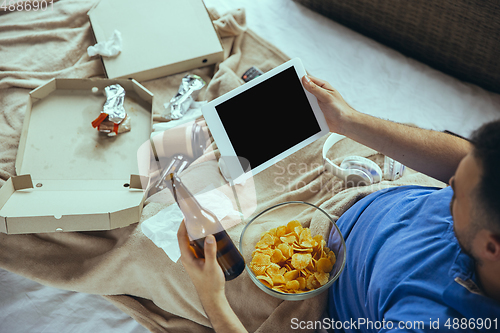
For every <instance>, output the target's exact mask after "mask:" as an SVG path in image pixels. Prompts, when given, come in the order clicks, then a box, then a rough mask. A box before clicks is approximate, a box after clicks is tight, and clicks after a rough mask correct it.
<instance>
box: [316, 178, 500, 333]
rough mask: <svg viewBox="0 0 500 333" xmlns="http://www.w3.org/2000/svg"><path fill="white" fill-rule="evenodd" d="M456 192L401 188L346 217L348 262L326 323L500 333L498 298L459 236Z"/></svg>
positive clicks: (363, 328) (344, 328) (347, 328)
mask: <svg viewBox="0 0 500 333" xmlns="http://www.w3.org/2000/svg"><path fill="white" fill-rule="evenodd" d="M452 195H453V190H452V189H451V188H450V187H447V188H445V189H441V190H440V189H436V188H429V187H420V186H402V187H395V188H390V189H386V190H381V191H378V192H375V193H373V194H371V195H369V196H367V197H366V198H364V199H363V200H361V201H359V202H358V203H356V204H355V205H354V206H353V207H351V208H350V209H349V210H348V211H347V212H346V213H344V214H343V215H342V217H341V218H340V219H339V220H338V222H337V225H338V227H339V229H340V231H341V232H342V235H343V236H344V238H345V241H346V249H347V252H346V253H347V262H346V266H345V268H344V271H343V272H342V273H341V275H340V277H339V279H338V280H337V281H336V282H335V283H334V284H333V285H332V287H331V288H330V290H329V304H328V305H329V315H330V318H327V321H326V325H330V326H331V328H336V329H335V331H336V332H378V331H380V332H387V331H391V328H392V330H396V331H399V332H469V331H473V330H472V328H474V329H475V330H476V331H477V330H478V329H479V330H481V328H482V329H484V328H488V327H489V328H490V331H492V332H497V331H500V322H499V321H500V303H499V302H496V301H494V300H492V299H490V298H488V297H485V296H482V295H480V293H479V290H474V288H476V289H477V287H476V284H475V281H476V277H475V269H474V261H473V259H472V258H470V257H469V256H468V255H466V254H464V253H463V252H462V251H461V249H460V246H459V244H458V241H457V239H456V238H455V234H454V231H453V220H452V217H451V214H450V208H449V207H450V200H451V197H452ZM476 292H477V293H476ZM323 327H325V326H323ZM326 328H329V327H326Z"/></svg>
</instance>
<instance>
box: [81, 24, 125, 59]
mask: <svg viewBox="0 0 500 333" xmlns="http://www.w3.org/2000/svg"><path fill="white" fill-rule="evenodd" d="M121 51H122V34H121V33H120V32H119V31H118V30H115V31H113V34H112V35H111V37H110V38H109V40H107V41H105V42H99V43H97V44H95V45H94V46H89V47H88V48H87V53H88V55H89V57H93V56H95V55H98V54H99V55H101V56H103V57H114V56H117V55H118V54H120V52H121Z"/></svg>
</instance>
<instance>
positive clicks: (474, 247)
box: [450, 121, 500, 264]
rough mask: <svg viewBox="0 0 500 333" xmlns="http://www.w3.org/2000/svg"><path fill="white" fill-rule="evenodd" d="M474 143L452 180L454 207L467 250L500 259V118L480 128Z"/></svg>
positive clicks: (478, 256) (478, 258)
mask: <svg viewBox="0 0 500 333" xmlns="http://www.w3.org/2000/svg"><path fill="white" fill-rule="evenodd" d="M471 143H472V144H473V150H472V152H471V153H470V154H468V155H467V156H466V157H465V158H464V159H463V160H462V161H461V163H460V165H459V167H458V168H457V171H456V173H455V176H453V177H452V179H451V180H450V185H451V186H452V187H453V190H454V195H453V199H452V201H451V204H450V209H451V212H452V215H453V219H454V228H455V234H456V236H457V239H458V241H459V243H460V245H461V246H462V248H463V250H464V252H466V253H468V254H469V255H471V256H472V257H474V258H475V259H476V261H477V262H478V263H479V264H482V263H483V262H484V261H497V260H500V121H495V122H492V123H488V124H486V125H484V126H482V127H481V128H479V129H478V130H477V131H476V132H474V133H473V136H472V139H471Z"/></svg>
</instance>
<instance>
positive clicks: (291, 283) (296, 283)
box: [286, 280, 300, 290]
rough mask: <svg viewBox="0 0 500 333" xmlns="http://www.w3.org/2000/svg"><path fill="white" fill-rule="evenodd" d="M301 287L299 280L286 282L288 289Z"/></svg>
mask: <svg viewBox="0 0 500 333" xmlns="http://www.w3.org/2000/svg"><path fill="white" fill-rule="evenodd" d="M299 287H300V283H299V281H297V280H292V281H288V282H287V283H286V289H288V290H297V289H299Z"/></svg>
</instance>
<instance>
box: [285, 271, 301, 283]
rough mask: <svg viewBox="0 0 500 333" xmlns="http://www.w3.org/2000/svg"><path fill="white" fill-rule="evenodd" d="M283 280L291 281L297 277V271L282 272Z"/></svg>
mask: <svg viewBox="0 0 500 333" xmlns="http://www.w3.org/2000/svg"><path fill="white" fill-rule="evenodd" d="M284 277H285V280H287V281H292V280H295V279H296V278H298V277H299V271H297V270H295V269H294V270H293V271H290V272H286V273H285V274H284Z"/></svg>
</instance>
